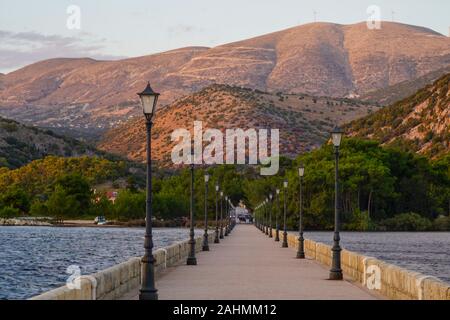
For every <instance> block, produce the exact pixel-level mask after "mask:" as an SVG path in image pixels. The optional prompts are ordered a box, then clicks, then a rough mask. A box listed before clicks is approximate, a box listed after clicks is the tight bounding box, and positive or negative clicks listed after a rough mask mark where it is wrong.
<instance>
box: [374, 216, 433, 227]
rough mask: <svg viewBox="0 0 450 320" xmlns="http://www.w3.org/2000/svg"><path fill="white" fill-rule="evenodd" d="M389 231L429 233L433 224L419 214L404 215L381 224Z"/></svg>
mask: <svg viewBox="0 0 450 320" xmlns="http://www.w3.org/2000/svg"><path fill="white" fill-rule="evenodd" d="M381 225H383V226H385V227H386V229H387V230H389V231H427V230H430V229H431V227H432V223H431V221H430V220H428V219H427V218H424V217H422V216H420V215H419V214H417V213H414V212H409V213H402V214H399V215H397V216H395V217H393V218H390V219H386V220H384V221H382V222H381Z"/></svg>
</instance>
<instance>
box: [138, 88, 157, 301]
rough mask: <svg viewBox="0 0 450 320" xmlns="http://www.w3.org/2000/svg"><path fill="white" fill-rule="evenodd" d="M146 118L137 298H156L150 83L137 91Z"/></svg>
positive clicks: (152, 98) (153, 101) (153, 103)
mask: <svg viewBox="0 0 450 320" xmlns="http://www.w3.org/2000/svg"><path fill="white" fill-rule="evenodd" d="M138 95H139V97H140V99H141V104H142V109H143V112H144V115H145V119H146V128H147V185H146V187H147V194H146V203H145V204H146V210H145V241H144V248H145V253H144V257H143V258H142V267H143V269H142V270H143V273H142V285H141V289H140V291H139V300H158V293H157V292H158V290H156V288H155V258H154V257H153V252H152V251H153V235H152V157H151V153H152V145H151V138H152V135H151V132H152V124H153V123H152V118H153V115H154V114H155V111H156V104H157V103H158V98H159V93H156V92H155V91H153V89H152V88H151V86H150V83H148V84H147V87H146V88H145V89H144V91H142V92H141V93H138Z"/></svg>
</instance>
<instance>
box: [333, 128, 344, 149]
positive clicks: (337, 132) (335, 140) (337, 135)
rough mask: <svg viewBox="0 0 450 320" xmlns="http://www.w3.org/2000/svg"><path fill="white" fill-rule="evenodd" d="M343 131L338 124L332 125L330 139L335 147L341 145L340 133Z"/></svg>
mask: <svg viewBox="0 0 450 320" xmlns="http://www.w3.org/2000/svg"><path fill="white" fill-rule="evenodd" d="M343 134H344V131H343V130H342V129H341V128H339V126H336V127H334V129H333V131H331V140H332V142H333V145H334V146H335V147H339V146H340V145H341V140H342V135H343Z"/></svg>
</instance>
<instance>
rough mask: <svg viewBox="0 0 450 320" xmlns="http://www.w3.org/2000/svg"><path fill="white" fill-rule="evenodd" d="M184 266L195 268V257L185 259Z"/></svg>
mask: <svg viewBox="0 0 450 320" xmlns="http://www.w3.org/2000/svg"><path fill="white" fill-rule="evenodd" d="M186 264H187V265H188V266H196V265H197V258H195V257H189V258H187V260H186Z"/></svg>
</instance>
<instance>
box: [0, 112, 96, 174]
mask: <svg viewBox="0 0 450 320" xmlns="http://www.w3.org/2000/svg"><path fill="white" fill-rule="evenodd" d="M95 154H97V155H98V154H101V152H100V151H97V150H95V148H93V147H90V146H89V145H87V144H85V143H83V142H80V141H78V140H75V139H72V138H68V137H65V136H60V135H58V134H55V133H54V132H53V131H51V130H43V129H39V128H36V127H31V126H26V125H24V124H21V123H18V122H16V121H14V120H9V119H5V118H1V117H0V167H8V168H19V167H21V166H23V165H25V164H27V163H29V162H30V161H33V160H36V159H41V158H43V157H46V156H47V155H56V156H62V157H72V156H81V155H95Z"/></svg>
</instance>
